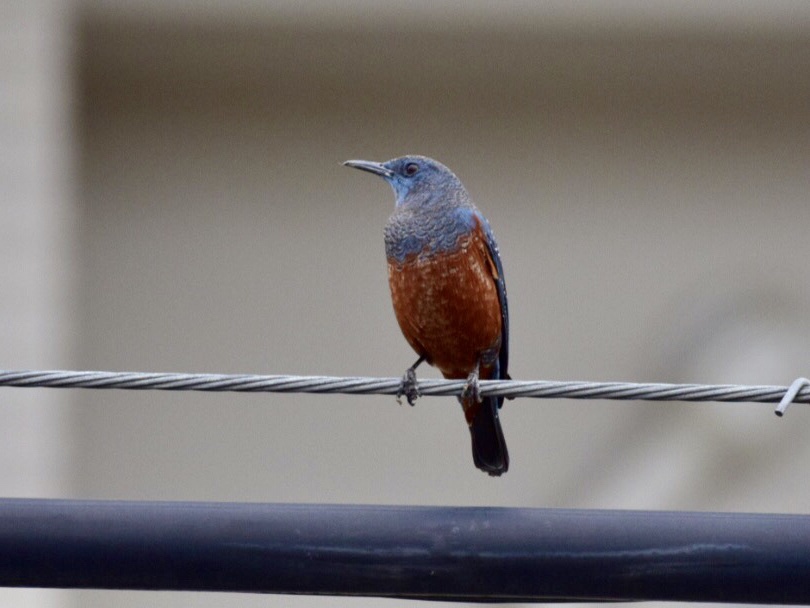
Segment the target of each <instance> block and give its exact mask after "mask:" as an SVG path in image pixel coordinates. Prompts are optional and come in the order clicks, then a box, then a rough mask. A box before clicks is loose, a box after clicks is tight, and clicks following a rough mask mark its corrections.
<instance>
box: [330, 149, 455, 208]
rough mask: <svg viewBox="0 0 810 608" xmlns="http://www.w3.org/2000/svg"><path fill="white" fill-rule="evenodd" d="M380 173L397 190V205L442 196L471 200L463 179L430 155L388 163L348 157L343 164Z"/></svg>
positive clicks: (394, 160)
mask: <svg viewBox="0 0 810 608" xmlns="http://www.w3.org/2000/svg"><path fill="white" fill-rule="evenodd" d="M343 164H344V165H346V166H347V167H354V168H355V169H361V170H363V171H368V172H369V173H374V174H375V175H379V176H380V177H382V178H383V179H385V181H387V182H388V183H389V184H391V188H393V189H394V194H395V195H396V197H397V206H400V205H404V204H407V203H409V202H411V201H413V202H417V201H419V202H426V201H429V200H432V199H434V198H435V197H436V195H439V196H440V197H442V198H447V197H449V198H450V199H451V200H452V199H455V200H457V201H459V202H461V201H462V200H466V199H467V193H466V191H465V190H464V186H463V185H462V184H461V181H460V180H459V179H458V178H457V177H456V176H455V175H454V174H453V172H452V171H450V169H448V168H447V167H445V166H444V165H443V164H441V163H440V162H439V161H436V160H433V159H432V158H428V157H427V156H414V155H409V156H401V157H400V158H394V159H391V160H389V161H387V162H384V163H378V162H373V161H369V160H347V161H346V162H344V163H343Z"/></svg>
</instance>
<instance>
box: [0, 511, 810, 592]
mask: <svg viewBox="0 0 810 608" xmlns="http://www.w3.org/2000/svg"><path fill="white" fill-rule="evenodd" d="M0 585H2V586H9V587H12V586H13V587H64V588H94V589H154V590H158V589H160V590H194V591H240V592H256V593H295V594H328V595H358V596H383V597H400V598H421V599H439V600H457V601H491V602H503V601H560V600H682V601H717V602H750V603H779V604H807V603H810V516H800V515H752V514H739V513H682V512H647V511H572V510H554V509H512V508H478V507H473V508H457V507H451V508H447V507H393V506H387V507H386V506H338V505H286V504H285V505H278V504H230V503H189V502H163V503H160V502H112V501H109V502H108V501H66V500H26V499H2V500H0Z"/></svg>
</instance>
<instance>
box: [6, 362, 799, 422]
mask: <svg viewBox="0 0 810 608" xmlns="http://www.w3.org/2000/svg"><path fill="white" fill-rule="evenodd" d="M400 382H401V380H400V378H369V377H336V376H286V375H273V376H265V375H255V374H185V373H146V372H109V371H67V370H56V371H30V370H25V371H2V370H0V386H15V387H28V388H31V387H47V388H95V389H131V390H167V391H232V392H246V393H265V392H266V393H340V394H346V395H372V394H374V395H396V394H397V391H398V390H399V386H400ZM480 384H481V394H482V396H487V395H502V396H504V397H508V398H516V397H532V398H536V399H613V400H628V401H631V400H643V401H722V402H754V403H779V407H777V409H776V414H777V415H780V416H781V415H782V414H784V412H785V411H786V410H787V407H788V406H789V405H790V404H791V403H810V381H808V380H806V379H805V378H799V379H797V380H796V381H794V382H793V384H792V385H791V386H789V387H786V386H767V385H766V386H746V385H738V384H714V385H709V384H662V383H636V382H580V381H549V380H530V381H524V380H482V381H481V383H480ZM463 387H464V381H463V380H435V379H426V380H420V381H419V393H420V395H424V396H447V395H459V394H460V393H461V391H462V389H463Z"/></svg>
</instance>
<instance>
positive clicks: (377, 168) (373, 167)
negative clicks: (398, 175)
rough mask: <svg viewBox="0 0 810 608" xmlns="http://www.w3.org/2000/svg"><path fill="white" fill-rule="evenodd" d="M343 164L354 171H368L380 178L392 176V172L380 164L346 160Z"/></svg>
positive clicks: (368, 161)
mask: <svg viewBox="0 0 810 608" xmlns="http://www.w3.org/2000/svg"><path fill="white" fill-rule="evenodd" d="M343 164H344V165H346V166H347V167H354V168H355V169H360V170H361V171H368V172H369V173H373V174H374V175H379V176H381V177H392V176H393V175H394V172H393V171H391V169H389V168H387V167H386V166H385V165H383V164H382V163H375V162H372V161H370V160H347V161H346V162H344V163H343Z"/></svg>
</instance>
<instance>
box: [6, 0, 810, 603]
mask: <svg viewBox="0 0 810 608" xmlns="http://www.w3.org/2000/svg"><path fill="white" fill-rule="evenodd" d="M0 49H2V53H0V193H2V196H0V211H1V212H2V217H3V221H2V222H0V280H2V286H3V287H2V290H0V368H4V369H26V368H30V369H60V368H63V369H100V370H133V371H188V372H192V371H193V372H227V373H239V372H243V373H262V374H263V373H268V374H304V375H308V374H334V375H370V376H398V375H400V374H401V373H402V372H403V371H404V369H405V368H406V367H407V366H408V365H410V364H411V363H412V361H413V359H414V355H413V353H412V352H411V351H410V349H409V347H408V346H407V344H406V342H405V340H404V339H403V338H402V336H401V335H400V332H399V329H398V327H397V324H396V321H395V319H394V315H393V312H392V309H391V304H390V299H389V294H388V286H387V276H386V267H385V260H384V253H383V245H382V227H383V225H384V223H385V221H386V218H387V217H388V214H389V213H390V211H391V209H392V207H393V195H392V193H391V191H390V189H389V188H388V186H387V185H386V184H385V183H384V182H383V181H382V180H379V179H375V178H373V177H372V176H370V175H366V174H361V173H359V172H357V171H352V170H349V169H346V168H344V167H342V166H341V165H340V163H341V161H343V160H345V159H348V158H365V159H371V160H386V159H389V158H391V157H394V156H399V155H401V154H404V153H420V154H426V155H429V156H433V157H435V158H437V159H439V160H441V161H442V162H444V163H445V164H447V165H448V166H450V167H451V168H452V169H453V170H454V171H455V172H456V173H457V174H458V175H459V177H460V178H461V179H462V180H463V181H464V183H465V185H466V186H467V188H468V190H469V191H470V193H471V194H472V196H473V199H474V200H475V201H476V202H477V204H478V206H479V207H480V208H481V209H482V211H483V212H484V213H485V214H486V215H487V216H488V218H489V220H490V222H491V223H492V226H493V228H494V230H495V233H496V235H497V237H498V240H499V243H500V248H501V252H502V256H503V260H504V265H505V270H506V279H507V285H508V288H509V296H510V312H511V323H512V337H511V346H512V351H511V353H512V354H511V359H510V361H511V370H510V371H511V374H512V376H513V377H514V378H516V379H527V380H528V379H555V380H627V381H644V382H646V381H655V382H659V381H660V382H707V383H744V384H759V383H763V384H782V385H785V384H788V383H790V382H791V381H792V380H793V379H794V378H795V377H797V376H803V375H810V357H808V351H809V350H810V319H808V310H809V309H810V269H808V266H807V259H808V257H810V240H809V239H808V238H807V235H808V226H810V201H808V193H810V103H808V99H810V3H807V2H805V1H801V0H797V1H788V0H774V1H772V2H768V3H761V2H736V1H735V2H732V1H730V0H717V1H715V2H712V3H680V2H673V1H671V0H656V1H653V2H650V1H645V2H637V1H634V0H619V1H613V2H606V1H605V2H582V1H562V0H560V1H557V2H536V3H535V2H515V3H508V4H500V3H488V2H477V1H476V2H466V3H461V2H444V1H436V0H432V1H430V2H428V1H424V0H421V1H416V2H410V3H387V4H380V3H377V2H372V1H370V0H354V1H349V2H343V3H340V4H337V3H328V2H322V1H309V2H294V1H292V0H284V1H281V2H262V1H259V0H236V1H232V2H222V3H215V2H202V1H194V0H160V1H157V0H131V1H130V2H127V3H121V2H116V1H115V0H95V1H94V0H86V1H77V0H74V1H72V2H56V1H51V0H33V1H31V0H4V2H3V3H2V4H1V5H0ZM420 374H421V375H422V377H437V374H436V372H435V371H434V370H429V369H428V368H426V367H423V368H422V369H421V370H420ZM502 421H503V426H504V430H505V433H506V437H507V440H508V444H509V450H510V454H511V457H512V466H511V469H510V471H509V473H508V474H507V475H506V476H505V477H503V478H501V479H491V478H489V477H487V476H486V475H483V474H482V473H481V472H479V471H478V470H476V469H475V468H474V466H473V464H472V458H471V455H470V446H469V435H468V432H467V430H466V428H465V424H464V420H463V417H462V415H461V412H460V411H459V407H458V406H457V405H456V404H455V402H454V401H452V400H449V399H433V398H426V399H423V400H421V401H420V402H419V403H418V405H417V407H415V408H413V409H411V408H409V407H398V406H397V405H396V402H395V401H394V399H393V398H391V397H379V396H363V397H340V396H302V395H228V394H216V395H209V394H192V393H178V394H174V393H159V392H131V391H121V392H114V391H100V392H93V391H79V390H75V391H68V390H58V391H56V390H48V389H11V388H4V389H2V390H0V428H1V429H2V441H0V495H3V496H30V497H75V498H101V499H150V500H175V499H177V500H214V501H267V502H327V503H374V504H427V505H504V506H532V507H577V508H580V507H581V508H622V509H692V510H729V511H768V512H791V513H807V512H810V484H807V483H806V477H807V475H806V471H807V463H808V462H809V461H810V441H808V440H807V439H808V437H810V413H808V412H807V411H806V408H804V407H795V408H794V409H793V410H791V412H790V413H789V415H788V416H787V417H786V418H784V419H778V418H776V417H775V416H774V415H773V413H772V406H770V405H753V404H747V405H720V404H704V405H689V404H677V403H660V404H640V403H622V402H612V403H608V402H598V401H562V400H561V401H537V400H518V401H513V402H508V403H507V404H506V406H505V407H504V409H503V411H502ZM0 602H3V603H4V605H15V606H60V607H61V606H65V607H73V606H91V607H94V606H111V605H115V606H132V607H135V606H159V607H161V606H166V607H168V606H195V607H198V606H200V607H202V606H205V607H208V606H234V607H236V606H239V607H242V606H250V607H253V606H293V607H309V606H313V607H315V608H319V607H321V606H327V605H328V606H346V607H355V606H363V607H365V606H371V605H375V606H376V605H384V606H400V605H402V606H405V605H410V604H408V603H407V602H397V601H393V600H387V601H381V600H362V599H361V600H352V599H332V598H307V597H303V598H290V597H260V596H249V595H219V594H177V593H174V594H173V593H135V592H131V593H117V592H101V591H82V592H77V591H73V592H68V591H41V590H40V591H38V590H5V591H0ZM423 605H425V604H424V603H422V604H420V606H423Z"/></svg>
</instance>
